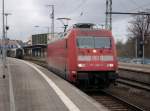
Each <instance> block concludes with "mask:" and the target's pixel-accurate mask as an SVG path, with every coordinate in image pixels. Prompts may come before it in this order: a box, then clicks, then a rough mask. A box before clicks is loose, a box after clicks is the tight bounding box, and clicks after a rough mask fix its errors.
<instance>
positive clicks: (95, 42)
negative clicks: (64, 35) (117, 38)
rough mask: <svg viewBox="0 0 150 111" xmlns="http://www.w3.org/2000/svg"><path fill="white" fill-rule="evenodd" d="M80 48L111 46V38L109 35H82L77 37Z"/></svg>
mask: <svg viewBox="0 0 150 111" xmlns="http://www.w3.org/2000/svg"><path fill="white" fill-rule="evenodd" d="M77 46H78V47H79V48H111V39H110V38H108V37H92V36H88V37H87V36H80V37H78V38H77Z"/></svg>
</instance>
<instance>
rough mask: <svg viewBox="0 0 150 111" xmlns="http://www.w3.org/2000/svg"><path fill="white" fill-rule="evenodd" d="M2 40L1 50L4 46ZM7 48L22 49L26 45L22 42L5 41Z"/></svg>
mask: <svg viewBox="0 0 150 111" xmlns="http://www.w3.org/2000/svg"><path fill="white" fill-rule="evenodd" d="M3 44H4V43H3V42H2V40H0V49H1V48H2V47H3V46H4V45H3ZM5 45H6V48H8V49H11V48H21V47H23V46H24V43H23V42H22V41H21V40H9V39H7V40H6V41H5Z"/></svg>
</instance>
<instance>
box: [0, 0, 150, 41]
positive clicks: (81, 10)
mask: <svg viewBox="0 0 150 111" xmlns="http://www.w3.org/2000/svg"><path fill="white" fill-rule="evenodd" d="M1 1H2V0H1ZM4 1H5V12H8V13H11V14H12V15H9V16H8V24H9V26H10V30H9V32H8V36H9V38H10V39H20V40H24V41H26V40H27V39H28V38H29V37H30V36H31V35H32V34H37V33H43V32H47V29H46V28H44V27H47V26H50V23H51V21H50V13H51V9H50V8H48V7H46V5H50V4H54V5H55V19H56V18H58V17H69V18H71V21H69V25H70V26H71V25H72V24H74V23H78V22H80V23H81V22H88V23H89V22H90V23H95V24H104V23H105V10H106V7H105V2H106V0H4ZM1 5H2V3H0V9H2V6H1ZM149 7H150V0H113V11H121V12H128V11H132V12H136V11H139V10H142V9H146V8H149ZM0 11H1V10H0ZM131 18H132V17H130V16H127V15H113V35H114V36H115V38H116V39H121V40H123V41H125V40H126V38H127V27H128V22H129V21H130V19H131ZM0 24H1V26H2V16H1V18H0ZM35 25H39V26H41V27H39V28H35V27H34V26H35ZM61 27H62V24H61V23H60V21H58V20H55V30H56V31H57V32H58V31H62V30H63V29H62V28H61ZM0 30H2V28H1V27H0ZM1 32H2V31H1ZM1 32H0V34H2V33H1Z"/></svg>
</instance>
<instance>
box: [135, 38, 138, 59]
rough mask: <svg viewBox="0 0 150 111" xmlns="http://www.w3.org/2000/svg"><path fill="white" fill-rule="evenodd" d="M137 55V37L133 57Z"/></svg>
mask: <svg viewBox="0 0 150 111" xmlns="http://www.w3.org/2000/svg"><path fill="white" fill-rule="evenodd" d="M137 57H138V55H137V37H136V40H135V58H136V59H137Z"/></svg>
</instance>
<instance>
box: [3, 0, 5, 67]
mask: <svg viewBox="0 0 150 111" xmlns="http://www.w3.org/2000/svg"><path fill="white" fill-rule="evenodd" d="M2 2H3V3H2V23H3V37H2V46H3V47H2V48H3V66H4V67H5V66H6V61H5V60H6V56H5V16H4V14H5V12H4V8H5V7H4V5H5V3H4V0H2Z"/></svg>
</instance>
